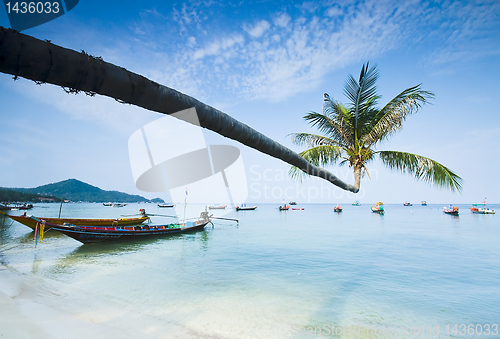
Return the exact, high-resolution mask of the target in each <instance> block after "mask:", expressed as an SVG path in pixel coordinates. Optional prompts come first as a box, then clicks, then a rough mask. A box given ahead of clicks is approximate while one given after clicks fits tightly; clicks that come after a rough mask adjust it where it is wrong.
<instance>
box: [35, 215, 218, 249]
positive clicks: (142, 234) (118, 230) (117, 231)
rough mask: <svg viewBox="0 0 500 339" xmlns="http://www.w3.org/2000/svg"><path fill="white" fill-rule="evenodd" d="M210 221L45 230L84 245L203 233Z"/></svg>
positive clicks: (70, 227) (61, 226) (48, 226)
mask: <svg viewBox="0 0 500 339" xmlns="http://www.w3.org/2000/svg"><path fill="white" fill-rule="evenodd" d="M209 222H210V221H207V220H202V221H196V222H189V221H188V222H187V223H185V224H168V225H137V226H118V227H98V226H73V225H68V224H66V225H57V224H52V223H48V222H46V223H45V228H51V229H53V230H56V231H59V232H61V233H63V234H65V235H67V236H68V237H71V238H73V239H75V240H78V241H80V242H82V243H84V244H87V243H93V242H104V241H110V240H128V239H131V240H132V239H146V238H151V237H160V236H166V235H171V234H179V233H189V232H196V231H201V230H203V228H204V227H205V226H206V225H207V224H208V223H209Z"/></svg>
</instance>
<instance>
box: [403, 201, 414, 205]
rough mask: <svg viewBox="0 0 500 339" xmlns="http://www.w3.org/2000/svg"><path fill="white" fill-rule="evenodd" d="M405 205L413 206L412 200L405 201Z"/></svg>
mask: <svg viewBox="0 0 500 339" xmlns="http://www.w3.org/2000/svg"><path fill="white" fill-rule="evenodd" d="M403 206H413V204H412V203H411V202H405V203H404V204H403Z"/></svg>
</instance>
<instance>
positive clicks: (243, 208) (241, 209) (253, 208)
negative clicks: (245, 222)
mask: <svg viewBox="0 0 500 339" xmlns="http://www.w3.org/2000/svg"><path fill="white" fill-rule="evenodd" d="M256 208H257V206H254V207H236V210H237V211H253V210H255V209H256Z"/></svg>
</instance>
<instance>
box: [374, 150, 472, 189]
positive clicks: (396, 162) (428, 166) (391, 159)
mask: <svg viewBox="0 0 500 339" xmlns="http://www.w3.org/2000/svg"><path fill="white" fill-rule="evenodd" d="M378 153H379V155H380V160H382V162H383V163H384V165H386V166H387V167H389V168H390V169H394V170H399V171H401V172H403V173H409V174H413V175H414V176H415V177H416V178H417V179H419V180H423V181H425V182H428V183H431V184H434V185H436V186H438V187H443V188H449V189H450V190H451V191H452V192H454V191H455V190H457V191H458V192H461V191H462V183H463V180H462V178H460V177H459V176H458V175H457V174H455V173H454V172H453V171H452V170H450V169H449V168H447V167H445V166H443V165H441V164H440V163H438V162H437V161H435V160H432V159H429V158H426V157H423V156H420V155H416V154H412V153H407V152H399V151H380V152H378Z"/></svg>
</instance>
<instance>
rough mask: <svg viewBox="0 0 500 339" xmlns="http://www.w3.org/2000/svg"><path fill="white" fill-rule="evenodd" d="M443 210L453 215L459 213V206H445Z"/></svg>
mask: <svg viewBox="0 0 500 339" xmlns="http://www.w3.org/2000/svg"><path fill="white" fill-rule="evenodd" d="M443 212H444V213H446V214H451V215H458V207H457V206H452V205H450V208H447V207H443Z"/></svg>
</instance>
